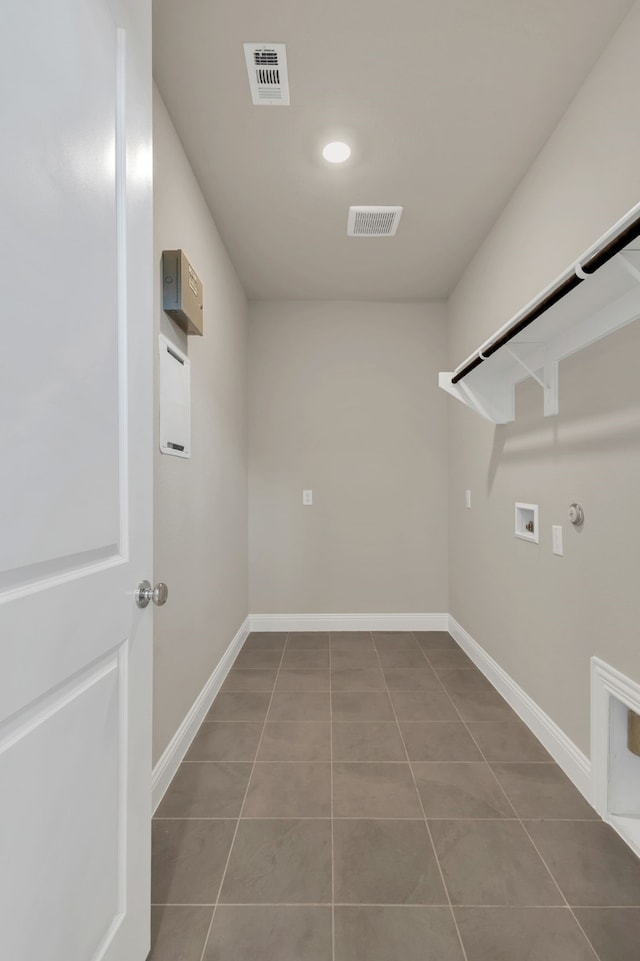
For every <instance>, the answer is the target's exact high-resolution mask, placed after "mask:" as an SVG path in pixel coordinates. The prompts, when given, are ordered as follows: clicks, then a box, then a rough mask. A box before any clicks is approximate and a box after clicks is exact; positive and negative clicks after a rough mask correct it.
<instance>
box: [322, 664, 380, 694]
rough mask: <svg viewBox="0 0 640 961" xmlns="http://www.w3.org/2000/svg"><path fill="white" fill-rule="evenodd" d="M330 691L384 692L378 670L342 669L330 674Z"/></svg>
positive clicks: (376, 668) (364, 668) (362, 668)
mask: <svg viewBox="0 0 640 961" xmlns="http://www.w3.org/2000/svg"><path fill="white" fill-rule="evenodd" d="M331 690H332V691H386V690H387V684H386V681H385V677H384V674H383V673H382V671H381V670H380V668H378V667H375V668H366V667H343V668H337V669H336V670H334V671H332V672H331Z"/></svg>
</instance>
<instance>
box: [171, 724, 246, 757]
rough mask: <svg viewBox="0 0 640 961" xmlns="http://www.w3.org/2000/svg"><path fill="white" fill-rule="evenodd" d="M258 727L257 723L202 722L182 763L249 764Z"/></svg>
mask: <svg viewBox="0 0 640 961" xmlns="http://www.w3.org/2000/svg"><path fill="white" fill-rule="evenodd" d="M262 727H263V725H262V724H261V723H260V722H258V721H204V722H203V724H202V725H201V727H200V730H199V731H198V733H197V734H196V736H195V738H194V740H193V743H192V745H191V747H190V748H189V750H188V751H187V755H186V757H185V759H184V760H185V762H186V763H188V762H190V761H253V760H255V756H256V752H257V750H258V742H259V741H260V735H261V734H262Z"/></svg>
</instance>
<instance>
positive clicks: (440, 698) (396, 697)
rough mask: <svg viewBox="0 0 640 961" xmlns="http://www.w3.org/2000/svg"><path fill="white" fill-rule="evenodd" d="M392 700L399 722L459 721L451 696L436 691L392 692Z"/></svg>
mask: <svg viewBox="0 0 640 961" xmlns="http://www.w3.org/2000/svg"><path fill="white" fill-rule="evenodd" d="M391 700H392V701H393V706H394V707H395V709H396V714H397V715H398V720H399V721H459V720H460V715H459V714H458V712H457V711H456V709H455V707H454V704H453V701H452V700H451V698H450V697H449V695H448V694H447V693H446V692H445V691H442V690H439V691H438V690H436V691H392V692H391Z"/></svg>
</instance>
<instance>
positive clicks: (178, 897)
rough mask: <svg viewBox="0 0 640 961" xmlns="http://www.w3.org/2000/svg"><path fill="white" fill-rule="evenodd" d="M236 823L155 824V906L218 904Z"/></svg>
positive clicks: (153, 835) (185, 822) (152, 886)
mask: <svg viewBox="0 0 640 961" xmlns="http://www.w3.org/2000/svg"><path fill="white" fill-rule="evenodd" d="M236 823H237V822H236V821H235V820H233V821H160V820H154V821H153V822H152V837H153V842H152V852H153V856H152V865H151V901H152V903H153V904H215V902H216V898H217V896H218V889H219V887H220V881H221V880H222V873H223V871H224V866H225V864H226V862H227V857H228V854H229V848H230V847H231V841H232V840H233V834H234V831H235V829H236Z"/></svg>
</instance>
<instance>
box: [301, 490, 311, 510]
mask: <svg viewBox="0 0 640 961" xmlns="http://www.w3.org/2000/svg"><path fill="white" fill-rule="evenodd" d="M302 503H303V504H304V506H305V507H311V506H312V505H313V491H303V492H302Z"/></svg>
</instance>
